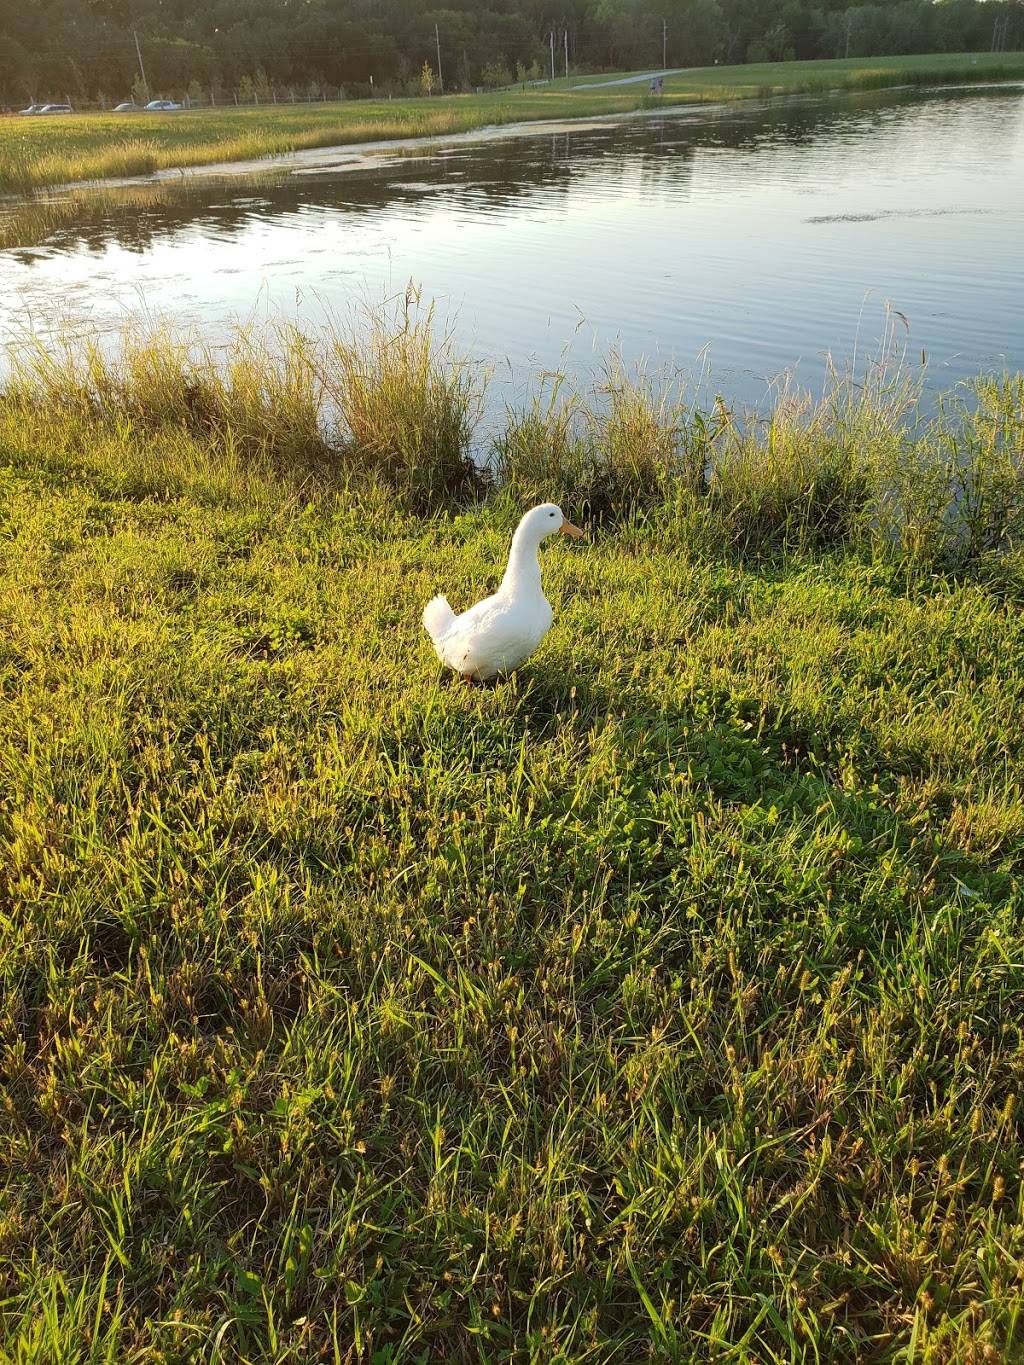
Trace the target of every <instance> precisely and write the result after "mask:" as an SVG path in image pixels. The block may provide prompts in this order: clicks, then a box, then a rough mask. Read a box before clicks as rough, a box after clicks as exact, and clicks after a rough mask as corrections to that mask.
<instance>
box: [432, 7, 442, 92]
mask: <svg viewBox="0 0 1024 1365" xmlns="http://www.w3.org/2000/svg"><path fill="white" fill-rule="evenodd" d="M434 42H435V43H436V44H437V84H438V87H439V89H440V91H441V94H442V95H443V94H444V77H443V76H442V75H441V35H440V34H439V33H438V31H437V25H436V24H435V25H434Z"/></svg>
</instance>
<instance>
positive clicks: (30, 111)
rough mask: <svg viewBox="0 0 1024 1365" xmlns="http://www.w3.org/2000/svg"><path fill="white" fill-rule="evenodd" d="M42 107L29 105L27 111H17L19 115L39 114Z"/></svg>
mask: <svg viewBox="0 0 1024 1365" xmlns="http://www.w3.org/2000/svg"><path fill="white" fill-rule="evenodd" d="M42 112H43V106H42V105H41V104H30V105H29V106H28V108H27V109H19V110H18V113H19V114H41V113H42Z"/></svg>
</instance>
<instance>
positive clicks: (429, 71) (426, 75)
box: [420, 62, 434, 95]
mask: <svg viewBox="0 0 1024 1365" xmlns="http://www.w3.org/2000/svg"><path fill="white" fill-rule="evenodd" d="M433 89H434V68H433V67H432V66H431V65H430V63H429V62H424V63H423V66H422V67H421V68H420V90H422V92H423V94H424V95H429V94H431V93H432V92H433Z"/></svg>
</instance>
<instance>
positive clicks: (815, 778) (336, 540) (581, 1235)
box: [0, 330, 1024, 1365]
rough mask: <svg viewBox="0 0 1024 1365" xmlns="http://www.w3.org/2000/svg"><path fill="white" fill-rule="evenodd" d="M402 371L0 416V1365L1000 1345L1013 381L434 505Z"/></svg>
mask: <svg viewBox="0 0 1024 1365" xmlns="http://www.w3.org/2000/svg"><path fill="white" fill-rule="evenodd" d="M423 338H424V334H423V333H422V332H421V331H416V330H414V331H413V332H412V334H411V335H410V334H406V335H405V339H404V340H403V341H402V342H401V343H400V344H399V343H396V341H395V338H391V339H390V342H389V344H388V345H387V346H385V347H384V348H382V347H381V346H379V345H378V344H377V343H379V342H380V341H381V340H385V341H387V340H388V339H387V338H386V337H385V336H384V334H383V333H378V334H377V335H376V338H375V341H374V343H373V345H372V346H370V347H369V349H359V348H358V347H357V348H356V349H355V350H354V351H353V350H348V351H346V350H345V349H344V347H343V346H341V344H340V343H339V344H338V346H337V347H336V348H335V349H334V350H333V352H332V353H331V356H329V357H327V358H326V359H325V357H324V356H323V355H322V354H319V353H318V354H317V355H315V356H314V355H312V354H311V352H309V351H308V350H307V351H305V352H304V351H303V349H302V346H301V345H300V344H299V343H298V341H297V340H296V339H295V338H293V339H292V347H291V350H290V352H289V362H288V364H287V365H278V366H276V367H275V366H273V365H271V364H270V363H269V362H268V361H267V360H266V358H265V356H264V355H263V353H262V352H259V351H258V350H254V349H253V346H252V344H251V340H250V341H248V342H247V343H246V344H245V345H244V346H243V347H242V349H241V350H240V351H239V353H238V354H237V355H236V357H235V362H234V366H233V370H232V374H231V378H230V380H225V379H223V377H221V378H217V377H216V376H215V375H214V374H213V372H212V370H210V369H209V367H204V365H203V364H202V363H201V362H196V361H195V360H194V359H193V360H188V359H187V358H186V357H185V355H184V352H182V351H180V350H179V351H175V350H173V349H172V348H170V347H169V345H168V344H167V343H163V342H161V343H157V344H155V345H153V346H150V347H148V348H145V347H143V348H141V349H139V350H137V351H136V352H134V353H133V355H132V357H130V359H129V360H128V361H127V362H126V363H125V366H124V368H123V369H122V370H121V371H112V370H111V369H110V367H109V366H105V365H104V364H102V363H101V362H100V361H99V360H98V358H97V357H96V356H93V358H92V361H91V362H90V363H89V364H88V365H87V366H85V367H79V368H78V369H74V368H73V367H72V368H68V367H67V366H64V365H61V364H55V363H53V362H49V363H47V362H42V363H40V364H39V365H37V367H36V370H35V372H34V373H33V374H31V375H27V376H26V377H25V378H23V379H22V380H21V381H20V383H19V384H18V385H16V386H13V387H11V388H9V389H8V390H7V391H6V392H5V393H4V394H3V396H2V397H0V494H2V498H0V621H2V629H0V700H2V704H0V916H2V931H3V932H2V938H0V973H2V981H3V992H2V997H0V998H2V1014H0V1068H2V1072H3V1076H4V1087H3V1092H2V1093H3V1111H2V1112H3V1117H2V1137H3V1150H4V1165H3V1175H2V1177H0V1179H2V1189H3V1199H2V1204H0V1211H2V1218H0V1239H2V1246H3V1253H4V1254H3V1261H2V1270H0V1284H2V1289H0V1354H2V1356H3V1358H4V1359H10V1360H12V1361H18V1362H24V1363H26V1365H27V1363H28V1362H33V1363H35V1362H38V1365H55V1362H61V1365H64V1363H65V1362H68V1363H70V1362H85V1361H90V1362H91V1361H117V1362H143V1361H146V1362H148V1361H154V1360H166V1361H176V1362H177V1361H184V1360H193V1361H197V1362H199V1361H202V1362H212V1361H225V1362H226V1361H251V1362H285V1361H296V1362H298V1361H309V1360H327V1361H366V1362H374V1363H375V1365H385V1363H386V1365H406V1363H408V1365H413V1363H414V1362H416V1363H418V1362H424V1361H430V1362H433V1361H445V1362H461V1361H465V1362H470V1361H473V1362H485V1361H486V1362H497V1361H512V1360H516V1361H519V1360H521V1361H536V1362H554V1361H560V1362H567V1363H569V1362H571V1363H572V1365H576V1363H577V1362H578V1363H579V1365H583V1362H607V1365H621V1363H622V1362H629V1361H641V1360H658V1361H691V1360H694V1359H709V1360H711V1359H713V1360H717V1361H723V1360H734V1361H744V1362H753V1361H755V1360H756V1361H759V1362H769V1361H771V1362H776V1361H778V1362H782V1361H797V1360H816V1359H817V1360H822V1361H829V1362H836V1361H842V1360H850V1361H852V1360H858V1361H864V1360H885V1361H896V1360H901V1361H909V1360H911V1359H913V1360H931V1361H979V1362H980V1361H989V1360H992V1361H998V1360H1007V1361H1009V1360H1014V1359H1019V1358H1020V1352H1021V1349H1022V1343H1024V1335H1022V1334H1024V1322H1022V1320H1021V1305H1022V1302H1024V1297H1022V1286H1021V1274H1022V1271H1021V1266H1022V1263H1024V1262H1022V1259H1021V1257H1022V1255H1024V1221H1022V1212H1024V1209H1022V1199H1024V1196H1022V1185H1021V1171H1020V1158H1021V1130H1020V1106H1019V1103H1018V1096H1019V1094H1020V1090H1021V1085H1022V1081H1024V1074H1022V1067H1024V1060H1022V1059H1024V1022H1022V1021H1024V920H1022V914H1021V912H1022V909H1024V894H1022V890H1021V871H1022V867H1024V813H1022V805H1021V790H1022V784H1024V748H1022V745H1021V735H1022V733H1024V617H1022V614H1021V605H1022V604H1024V552H1022V549H1021V543H1022V539H1024V379H1022V378H1020V377H1017V378H1015V379H1007V380H1001V381H997V382H995V381H994V382H991V383H982V384H980V385H979V386H978V389H977V392H976V394H975V398H974V400H972V402H971V403H969V404H968V405H967V407H966V408H965V409H964V410H963V411H961V412H960V413H959V414H957V415H956V416H955V417H954V416H953V415H950V416H947V417H945V418H942V419H940V420H936V421H935V422H932V423H929V424H926V425H925V426H923V427H917V428H914V427H911V428H910V429H909V431H907V430H906V418H907V412H906V410H905V409H903V410H900V411H896V410H895V409H894V407H893V403H894V402H895V401H896V400H895V399H894V398H893V396H892V393H891V392H889V391H886V392H878V393H875V394H874V395H873V396H871V397H864V396H863V395H861V396H859V397H858V396H855V395H854V394H853V392H852V391H848V392H839V393H838V394H837V395H836V396H835V398H834V402H833V403H832V405H831V407H829V408H828V409H827V410H826V409H820V410H816V411H808V410H788V411H785V410H781V409H780V411H779V412H778V413H776V414H775V416H774V417H773V419H772V421H771V422H770V423H769V425H768V428H767V430H766V432H765V433H764V436H763V439H760V440H758V441H757V442H755V441H753V440H752V438H749V437H747V436H744V435H743V434H742V433H739V432H736V431H735V430H733V429H732V428H731V426H730V424H729V422H728V419H727V417H726V415H725V414H723V413H722V412H721V411H719V412H718V413H717V414H714V413H711V414H705V415H703V416H701V415H700V414H697V413H694V412H692V411H684V410H683V409H679V408H677V407H675V406H673V405H672V404H669V405H666V404H663V403H661V402H659V401H658V399H657V395H652V394H650V393H649V392H648V391H647V390H646V389H645V388H644V387H643V386H642V385H641V386H640V387H637V386H636V385H632V386H631V385H630V384H629V383H627V382H626V381H624V380H619V381H616V383H617V385H618V387H617V388H616V387H614V385H613V386H612V391H611V392H609V393H606V394H605V395H604V398H605V404H604V406H603V407H602V408H600V410H598V409H596V408H594V409H591V408H589V407H588V408H582V407H581V408H578V409H577V410H576V412H575V416H574V417H573V416H572V415H571V414H570V415H568V416H567V415H566V414H565V413H564V412H562V411H561V410H558V409H553V410H549V409H547V408H538V409H536V410H533V411H528V412H526V413H524V414H519V415H518V416H517V417H515V418H514V419H510V425H509V428H508V430H506V431H505V432H504V433H500V434H499V447H500V449H499V465H498V468H499V470H500V472H501V474H502V480H503V482H502V483H500V484H499V485H497V486H493V487H491V488H490V489H486V488H484V489H480V490H478V492H477V494H476V495H472V494H470V493H469V492H468V490H467V487H466V485H465V481H464V480H463V481H462V483H461V484H460V479H461V478H462V475H461V474H460V472H459V460H460V459H461V458H462V456H463V455H464V452H465V447H466V439H467V435H468V431H469V425H468V418H469V417H470V416H471V411H472V399H473V397H474V395H473V391H472V389H473V382H474V381H472V380H471V378H468V377H467V375H466V373H465V372H461V371H458V370H452V369H450V368H447V362H446V361H445V359H444V357H441V358H438V357H437V356H436V355H431V354H429V353H428V352H429V346H427V348H426V350H425V349H424V346H425V344H426V343H425V342H424V339H423ZM304 356H305V359H303V357H304ZM346 365H347V368H346ZM374 366H376V368H374ZM367 377H369V379H370V380H372V381H373V382H372V383H366V382H364V381H366V380H367ZM321 383H322V384H324V385H326V386H327V389H328V390H329V394H328V396H329V397H330V399H331V401H332V402H335V403H337V405H338V406H339V408H340V411H341V413H342V416H343V432H342V435H341V437H340V438H338V439H337V440H334V441H325V439H324V437H323V435H322V432H321V431H320V430H319V428H318V427H317V424H316V421H315V420H314V418H315V417H316V414H317V413H318V412H319V411H320V410H321V409H320V405H321V404H322V402H323V401H324V392H323V390H321V389H320V388H319V387H318V386H319V385H320V384H321ZM899 401H902V399H900V400H899ZM896 419H899V423H898V424H897V422H896ZM598 451H600V452H603V454H601V455H598V454H597V452H598ZM708 455H711V456H712V457H713V461H712V462H713V467H714V476H713V477H712V478H711V480H710V482H708V481H706V480H705V478H704V459H705V456H708ZM427 466H429V468H427ZM462 472H463V473H464V472H465V469H464V467H463V471H462ZM428 476H429V477H428ZM457 488H460V489H461V491H457ZM542 489H543V490H550V491H553V492H555V493H557V495H558V496H559V497H561V498H562V499H563V503H564V506H565V510H566V512H567V513H568V514H569V515H570V516H573V517H574V518H576V519H580V520H585V521H586V522H587V524H588V526H589V528H590V536H589V540H588V541H587V542H584V543H582V544H581V545H579V546H576V545H573V546H571V547H570V546H568V545H566V544H561V543H560V544H554V545H551V546H550V547H548V548H546V549H545V551H544V555H543V563H544V575H545V585H546V589H547V591H548V594H549V596H550V597H551V599H552V602H553V603H554V606H555V623H554V627H553V629H552V631H551V633H550V635H549V637H548V639H547V640H546V642H545V643H544V645H543V646H542V648H541V650H540V652H539V653H538V654H537V655H536V656H535V658H534V659H533V660H532V661H531V662H530V663H529V664H528V665H527V666H526V667H525V668H524V669H523V670H522V671H521V673H520V674H519V675H518V676H517V677H516V678H515V679H513V680H511V681H509V682H506V683H504V684H502V685H499V686H497V687H495V688H493V689H479V690H475V691H469V690H466V689H465V688H463V687H461V686H460V685H458V684H456V683H454V682H453V681H451V680H449V679H446V678H444V677H442V676H441V672H440V670H439V667H438V665H437V663H436V661H435V659H434V657H433V655H432V653H431V650H430V647H429V644H428V641H427V639H426V637H425V636H424V634H423V632H422V630H421V628H420V625H419V613H420V610H421V607H422V604H423V603H424V602H425V601H426V599H427V598H428V597H430V596H431V595H432V594H433V593H435V592H436V591H439V590H443V591H446V592H447V593H448V594H449V595H450V596H451V599H452V602H453V603H454V604H456V605H459V606H464V605H467V604H468V603H469V602H471V601H472V600H475V598H476V597H478V596H480V595H481V594H483V593H485V592H487V591H490V590H491V589H492V588H493V586H494V585H495V583H496V581H497V577H498V575H499V573H500V571H501V567H502V564H503V558H504V555H505V553H506V550H507V544H508V539H509V536H510V533H511V530H512V528H513V526H514V525H515V522H516V520H517V518H518V515H519V513H520V511H521V510H522V508H523V507H524V505H529V502H530V501H531V500H532V499H533V498H535V497H536V496H537V494H538V492H540V491H541V490H542ZM416 507H421V508H423V509H424V510H423V511H420V512H417V511H416V510H414V509H415V508H416ZM556 539H560V538H556Z"/></svg>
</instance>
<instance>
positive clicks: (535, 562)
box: [501, 526, 541, 597]
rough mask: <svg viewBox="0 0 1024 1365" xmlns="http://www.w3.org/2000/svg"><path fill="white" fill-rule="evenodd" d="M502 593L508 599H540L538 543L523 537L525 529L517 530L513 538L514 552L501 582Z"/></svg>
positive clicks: (512, 551) (511, 553)
mask: <svg viewBox="0 0 1024 1365" xmlns="http://www.w3.org/2000/svg"><path fill="white" fill-rule="evenodd" d="M501 592H502V594H503V595H504V596H506V597H513V596H515V597H531V596H536V597H539V596H540V595H541V586H540V559H539V557H538V555H537V543H536V541H531V540H528V539H527V538H526V537H525V536H524V535H523V528H522V527H521V526H520V527H518V528H517V530H516V533H515V535H514V536H513V537H512V550H511V552H510V554H509V557H508V568H507V569H506V570H505V577H504V578H503V579H502V580H501Z"/></svg>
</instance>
